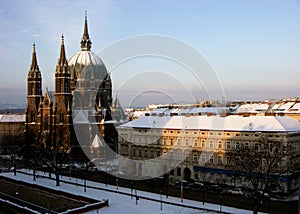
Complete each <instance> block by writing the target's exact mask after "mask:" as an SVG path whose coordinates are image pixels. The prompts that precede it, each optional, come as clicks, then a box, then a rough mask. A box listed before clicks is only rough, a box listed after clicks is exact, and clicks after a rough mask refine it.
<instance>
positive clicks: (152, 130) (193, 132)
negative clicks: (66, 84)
mask: <svg viewBox="0 0 300 214" xmlns="http://www.w3.org/2000/svg"><path fill="white" fill-rule="evenodd" d="M124 131H125V130H124ZM135 132H140V133H141V132H144V133H148V132H149V133H165V134H166V133H170V134H192V135H198V134H199V135H205V136H206V135H211V136H213V135H215V136H222V135H226V136H246V137H247V136H249V137H258V136H260V134H258V133H236V132H206V131H201V130H200V131H184V130H164V131H162V130H155V129H136V130H135ZM268 136H269V137H280V135H278V134H269V135H268Z"/></svg>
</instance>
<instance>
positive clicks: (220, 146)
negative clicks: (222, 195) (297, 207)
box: [118, 115, 300, 189]
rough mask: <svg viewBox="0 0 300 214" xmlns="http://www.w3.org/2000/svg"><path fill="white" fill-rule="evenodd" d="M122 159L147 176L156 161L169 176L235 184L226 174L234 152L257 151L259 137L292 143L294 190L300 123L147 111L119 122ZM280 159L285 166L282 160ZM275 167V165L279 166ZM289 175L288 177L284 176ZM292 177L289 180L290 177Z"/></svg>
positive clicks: (290, 172)
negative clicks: (250, 149) (170, 114)
mask: <svg viewBox="0 0 300 214" xmlns="http://www.w3.org/2000/svg"><path fill="white" fill-rule="evenodd" d="M118 133H119V145H118V146H119V149H118V152H119V154H120V155H122V157H124V159H123V160H122V161H123V164H121V165H120V166H121V170H122V166H123V167H124V168H123V171H124V173H126V171H128V169H129V168H128V165H129V164H126V160H133V161H132V163H131V169H130V171H131V172H130V173H132V174H133V175H132V176H133V177H134V176H144V177H151V176H153V175H156V174H158V172H156V170H160V169H159V167H158V168H157V166H159V165H164V167H165V168H167V169H168V170H167V171H169V178H170V181H171V182H172V181H177V180H179V179H185V180H191V179H193V180H199V181H205V180H207V181H210V182H215V183H226V184H230V185H236V184H235V183H234V182H236V181H233V179H232V176H230V175H231V174H232V173H233V172H234V171H235V170H236V169H235V166H233V162H234V157H233V156H232V154H233V151H234V152H238V151H240V150H241V149H242V148H250V147H251V148H254V149H255V151H259V150H260V147H261V145H260V141H261V139H262V138H267V139H268V140H269V141H274V142H275V141H276V142H280V143H281V144H283V145H286V146H287V145H288V146H291V148H292V150H291V151H290V153H289V155H290V157H293V158H290V157H284V159H286V161H285V163H284V164H285V165H288V171H286V174H285V178H283V179H284V180H285V179H289V182H291V183H292V184H289V185H290V186H289V188H290V189H295V188H296V186H297V182H296V181H297V179H298V177H299V165H300V123H299V122H298V121H296V120H294V119H293V118H290V117H285V116H283V117H274V116H250V117H243V116H237V115H234V116H227V117H220V116H145V117H141V118H139V119H138V120H134V121H131V122H128V123H126V124H123V125H121V126H119V127H118ZM284 164H283V165H284ZM278 167H279V166H278ZM286 177H289V178H286ZM290 178H292V179H290Z"/></svg>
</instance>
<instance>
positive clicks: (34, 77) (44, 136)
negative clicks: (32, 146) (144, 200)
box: [25, 15, 124, 156]
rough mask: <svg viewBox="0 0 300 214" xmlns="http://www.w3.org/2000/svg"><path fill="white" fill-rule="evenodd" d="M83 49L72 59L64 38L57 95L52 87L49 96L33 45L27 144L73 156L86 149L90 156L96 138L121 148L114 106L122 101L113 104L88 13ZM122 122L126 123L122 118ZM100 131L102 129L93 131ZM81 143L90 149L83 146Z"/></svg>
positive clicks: (60, 56)
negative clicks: (89, 24)
mask: <svg viewBox="0 0 300 214" xmlns="http://www.w3.org/2000/svg"><path fill="white" fill-rule="evenodd" d="M80 46H81V51H80V52H78V53H76V54H74V55H73V56H72V57H71V58H70V60H67V57H66V52H65V44H64V37H63V36H62V37H61V45H60V55H59V59H58V62H57V65H56V70H55V73H54V81H55V89H54V92H53V93H51V92H50V91H48V88H46V92H45V93H44V94H43V93H42V73H41V71H40V69H39V65H38V61H37V53H36V47H35V44H33V50H32V61H31V65H30V69H29V71H28V76H27V108H26V122H25V126H26V133H25V135H26V136H25V137H26V139H27V141H30V142H35V143H38V144H39V146H40V147H41V148H46V149H52V150H53V149H55V152H56V153H64V154H71V153H72V152H74V151H76V148H77V149H78V148H81V149H83V150H86V151H84V152H85V154H86V155H87V153H90V150H89V149H90V147H91V146H92V144H93V145H95V139H96V140H97V139H98V141H99V139H104V141H105V142H106V143H107V144H108V145H109V147H111V148H112V149H114V147H116V144H117V132H116V130H115V128H114V124H113V123H112V122H108V121H116V120H115V119H113V118H112V116H113V115H116V114H115V113H112V111H113V112H116V111H114V110H115V108H114V104H115V105H117V106H119V104H118V101H117V100H116V101H115V102H114V103H113V101H112V82H111V78H110V74H109V72H108V71H107V69H106V67H105V65H104V63H103V62H102V60H101V59H100V58H99V57H98V56H97V55H96V54H95V53H93V52H92V51H91V47H92V41H91V39H90V37H89V32H88V23H87V16H86V15H85V20H84V30H83V36H82V39H81V41H80ZM112 104H113V105H112ZM117 115H120V114H117ZM123 115H124V114H123ZM117 120H119V121H120V117H118V118H117ZM74 123H76V124H74ZM91 124H93V126H92V128H91ZM76 127H77V128H76ZM95 127H96V129H97V131H95V130H94V131H91V129H95ZM76 129H77V130H80V131H76ZM79 132H80V133H79ZM78 133H79V134H78ZM80 141H81V142H84V143H85V144H86V145H85V146H83V145H82V143H81V142H80ZM30 142H29V143H30ZM79 144H80V146H79ZM96 144H97V142H96ZM83 147H86V148H83ZM96 147H97V148H98V147H99V143H98V145H96ZM87 156H88V155H87Z"/></svg>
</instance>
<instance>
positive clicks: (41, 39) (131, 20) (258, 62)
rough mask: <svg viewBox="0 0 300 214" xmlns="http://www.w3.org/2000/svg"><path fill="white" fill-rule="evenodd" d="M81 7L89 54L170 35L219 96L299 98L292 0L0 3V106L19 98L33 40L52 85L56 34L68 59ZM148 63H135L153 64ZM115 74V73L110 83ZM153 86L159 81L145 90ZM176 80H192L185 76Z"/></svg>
mask: <svg viewBox="0 0 300 214" xmlns="http://www.w3.org/2000/svg"><path fill="white" fill-rule="evenodd" d="M85 10H87V11H88V23H89V33H90V37H91V39H92V42H93V46H92V50H93V51H94V52H95V53H99V52H100V53H101V51H102V50H103V49H105V48H106V47H109V46H110V45H111V44H113V43H114V42H116V41H119V40H122V39H124V38H128V37H132V36H136V35H144V34H155V35H164V36H170V37H173V38H177V39H179V40H180V41H183V42H185V43H187V44H189V45H190V46H191V47H193V48H195V49H196V50H198V51H199V52H200V53H201V54H202V55H203V57H204V58H206V59H207V60H208V62H209V64H210V65H211V66H212V68H213V69H214V71H215V72H216V76H217V77H218V79H219V80H220V82H221V84H222V87H223V89H224V95H225V97H226V99H229V100H243V99H244V100H263V99H276V98H285V97H295V96H298V97H299V95H300V93H299V92H300V84H299V80H298V79H299V77H300V60H299V59H300V28H299V26H300V24H299V22H300V13H299V11H300V1H288V0H284V1H196V0H195V1H175V0H174V1H121V0H120V1H96V0H95V1H92V0H88V1H61V0H54V1H34V0H28V1H21V0H1V1H0V20H1V21H0V27H1V35H0V41H1V53H0V56H1V71H0V72H1V73H0V75H1V79H0V102H1V103H25V102H26V99H25V96H26V95H25V93H26V77H27V72H28V69H29V66H30V62H31V51H32V43H33V42H35V43H36V49H37V56H38V62H39V66H40V70H41V72H42V75H43V89H45V87H46V86H48V87H49V89H50V90H52V89H53V88H54V77H53V76H54V72H55V66H56V63H57V59H58V56H59V47H60V37H61V34H62V33H63V34H64V35H65V45H66V53H67V57H68V58H71V56H72V55H73V54H75V53H76V52H78V51H80V44H79V42H80V39H81V36H82V31H83V19H84V11H85ZM104 59H105V57H103V61H104V63H105V60H104ZM151 60H152V59H146V60H145V61H140V62H138V64H139V65H142V64H143V63H148V65H150V64H151V63H152V64H153V62H156V63H159V61H155V60H153V61H151ZM136 65H137V64H136V63H133V64H131V65H130V63H129V64H128V65H125V66H123V68H122V66H120V68H119V69H120V70H122V69H123V70H124V71H123V72H125V73H126V71H125V70H126V69H132V68H135V69H132V70H135V71H136V72H138V69H136V67H138V66H136ZM167 65H168V63H164V65H163V68H162V69H164V70H168V67H167ZM108 69H109V68H108ZM142 69H144V70H143V71H145V70H147V69H148V70H151V69H157V68H156V67H154V68H152V67H151V66H150V67H148V68H144V67H143V68H142ZM172 69H175V70H176V69H177V68H176V65H170V67H169V72H172V71H171V70H172ZM178 69H180V68H178ZM175 73H176V72H175ZM116 74H117V72H116ZM180 75H182V76H180ZM115 76H116V75H113V77H115ZM121 76H122V75H121ZM185 76H186V75H185V74H178V76H177V77H178V78H179V79H181V78H182V79H184V77H185ZM158 77H159V75H158ZM118 78H119V79H120V77H115V82H118V81H117V79H118ZM142 79H143V78H141V79H140V80H139V79H137V80H135V82H136V81H143V80H142ZM153 81H155V80H154V79H153ZM116 84H117V83H116ZM133 84H134V82H133V81H131V82H130V84H127V85H126V90H130V87H131V86H132V85H133ZM157 84H162V83H160V82H157V83H156V85H152V86H151V85H149V87H150V88H151V87H156V86H157ZM184 84H186V85H189V84H191V85H192V84H193V83H192V80H189V79H187V80H184ZM137 85H138V84H137ZM142 85H143V84H141V87H142ZM146 85H147V84H146ZM174 86H176V82H172V81H171V82H170V83H169V84H165V85H164V89H166V88H168V87H169V88H170V89H172V90H174ZM118 87H119V88H118V89H116V88H115V90H119V89H120V86H118ZM124 87H125V85H124ZM124 87H123V88H124ZM175 88H176V87H175ZM120 90H121V89H120ZM166 90H167V89H166ZM175 91H176V90H175ZM173 92H174V91H173ZM176 93H179V92H178V91H177V92H176ZM120 94H122V93H121V92H120ZM195 94H197V95H195V96H196V97H197V99H201V98H206V97H205V96H204V95H203V96H202V95H200V94H201V93H200V92H195ZM123 96H125V97H126V94H125V93H123ZM182 96H183V97H184V96H186V95H182ZM219 98H220V97H216V99H219ZM123 99H124V98H123ZM178 99H179V98H178ZM151 101H153V102H155V100H151ZM180 101H185V100H180ZM124 102H125V101H124ZM157 102H158V100H157Z"/></svg>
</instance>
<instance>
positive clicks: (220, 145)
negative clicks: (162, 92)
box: [218, 141, 222, 149]
mask: <svg viewBox="0 0 300 214" xmlns="http://www.w3.org/2000/svg"><path fill="white" fill-rule="evenodd" d="M218 148H219V149H222V141H219V143H218Z"/></svg>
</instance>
